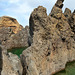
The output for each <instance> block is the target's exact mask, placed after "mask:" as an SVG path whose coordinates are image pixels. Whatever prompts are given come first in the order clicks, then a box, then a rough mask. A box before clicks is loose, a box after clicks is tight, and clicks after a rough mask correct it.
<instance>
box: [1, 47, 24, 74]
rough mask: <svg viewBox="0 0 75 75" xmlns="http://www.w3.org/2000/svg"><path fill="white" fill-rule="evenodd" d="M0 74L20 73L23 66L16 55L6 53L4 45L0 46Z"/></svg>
mask: <svg viewBox="0 0 75 75" xmlns="http://www.w3.org/2000/svg"><path fill="white" fill-rule="evenodd" d="M0 48H1V49H0V52H1V51H2V54H1V53H0V54H1V55H2V56H1V55H0V75H22V72H23V68H22V65H21V62H20V59H19V58H18V56H17V55H14V54H12V53H9V54H8V53H7V50H6V49H5V47H4V46H0Z"/></svg>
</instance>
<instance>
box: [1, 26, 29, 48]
mask: <svg viewBox="0 0 75 75" xmlns="http://www.w3.org/2000/svg"><path fill="white" fill-rule="evenodd" d="M28 37H29V27H28V26H26V27H25V28H23V29H22V30H21V31H19V32H18V33H16V34H13V35H12V36H11V37H10V38H9V39H8V40H7V41H5V42H3V43H2V45H4V46H5V47H6V48H7V49H11V48H15V47H28V46H29V44H28Z"/></svg>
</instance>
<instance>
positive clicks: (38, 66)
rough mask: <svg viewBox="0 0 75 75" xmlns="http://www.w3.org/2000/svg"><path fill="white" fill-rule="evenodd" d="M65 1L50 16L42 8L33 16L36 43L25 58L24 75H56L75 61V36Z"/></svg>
mask: <svg viewBox="0 0 75 75" xmlns="http://www.w3.org/2000/svg"><path fill="white" fill-rule="evenodd" d="M63 1H64V0H58V1H57V3H56V4H57V5H58V6H56V4H55V5H54V7H53V9H52V11H51V13H50V15H49V16H47V13H46V8H44V7H42V6H39V7H38V8H36V9H34V11H33V12H32V13H31V16H30V22H29V23H30V26H29V29H30V35H31V38H32V41H33V42H32V43H31V46H30V47H29V48H27V49H26V50H25V51H23V53H22V55H21V61H22V65H23V75H52V74H53V73H55V72H57V71H59V70H61V69H64V68H65V65H66V63H67V62H69V61H73V60H75V40H74V35H75V34H74V32H73V31H72V29H71V26H70V25H69V23H68V21H67V20H66V19H67V18H66V17H65V16H64V14H63V13H62V9H61V5H62V4H63Z"/></svg>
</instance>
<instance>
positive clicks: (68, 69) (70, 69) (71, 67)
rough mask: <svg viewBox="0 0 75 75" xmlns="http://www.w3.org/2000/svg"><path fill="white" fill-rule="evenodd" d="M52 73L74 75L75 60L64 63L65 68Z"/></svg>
mask: <svg viewBox="0 0 75 75" xmlns="http://www.w3.org/2000/svg"><path fill="white" fill-rule="evenodd" d="M54 75H75V61H73V62H69V63H67V64H66V68H65V69H64V70H62V71H60V72H58V73H56V74H54Z"/></svg>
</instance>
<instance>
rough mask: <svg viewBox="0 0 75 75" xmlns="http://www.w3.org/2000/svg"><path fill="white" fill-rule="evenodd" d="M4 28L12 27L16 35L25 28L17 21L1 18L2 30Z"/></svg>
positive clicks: (0, 26) (6, 17)
mask: <svg viewBox="0 0 75 75" xmlns="http://www.w3.org/2000/svg"><path fill="white" fill-rule="evenodd" d="M2 27H10V28H11V29H12V30H13V32H14V33H17V32H19V31H20V30H21V29H22V28H23V27H22V26H21V25H20V24H19V23H18V22H17V20H16V19H14V18H12V17H8V16H3V17H0V28H2Z"/></svg>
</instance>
